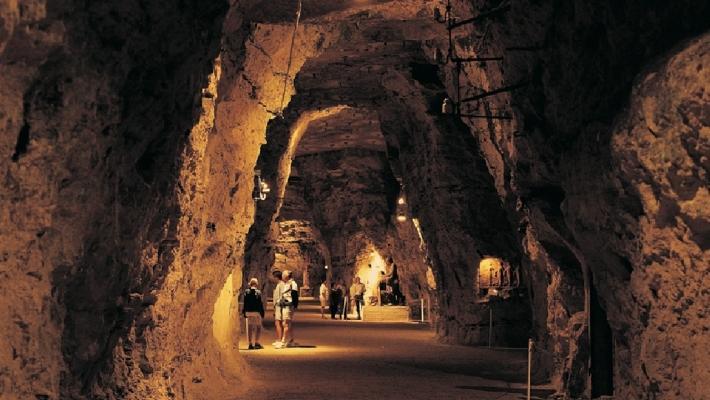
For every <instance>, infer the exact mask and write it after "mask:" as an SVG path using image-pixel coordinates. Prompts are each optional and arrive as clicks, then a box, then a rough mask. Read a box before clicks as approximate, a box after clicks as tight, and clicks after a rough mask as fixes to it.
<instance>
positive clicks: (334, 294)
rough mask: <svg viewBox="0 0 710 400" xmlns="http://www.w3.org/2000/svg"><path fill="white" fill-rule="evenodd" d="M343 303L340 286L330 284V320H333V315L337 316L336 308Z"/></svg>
mask: <svg viewBox="0 0 710 400" xmlns="http://www.w3.org/2000/svg"><path fill="white" fill-rule="evenodd" d="M342 301H343V290H342V288H341V287H340V285H336V284H335V283H332V284H331V285H330V318H331V319H335V314H338V307H339V306H340V303H341V302H342Z"/></svg>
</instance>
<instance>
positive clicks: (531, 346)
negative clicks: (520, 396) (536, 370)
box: [527, 339, 533, 400]
mask: <svg viewBox="0 0 710 400" xmlns="http://www.w3.org/2000/svg"><path fill="white" fill-rule="evenodd" d="M532 351H533V340H532V339H528V399H527V400H530V387H531V375H532V373H531V371H532Z"/></svg>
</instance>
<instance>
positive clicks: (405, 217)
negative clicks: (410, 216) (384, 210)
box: [397, 214, 407, 222]
mask: <svg viewBox="0 0 710 400" xmlns="http://www.w3.org/2000/svg"><path fill="white" fill-rule="evenodd" d="M406 220H407V216H406V215H403V214H400V215H398V216H397V221H399V222H404V221H406Z"/></svg>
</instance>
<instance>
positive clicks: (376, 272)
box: [355, 245, 387, 302]
mask: <svg viewBox="0 0 710 400" xmlns="http://www.w3.org/2000/svg"><path fill="white" fill-rule="evenodd" d="M382 272H384V273H385V274H386V273H387V263H386V262H385V259H384V258H383V257H382V255H381V254H380V253H379V252H378V251H377V250H376V249H375V248H374V246H372V245H370V246H368V247H367V248H366V249H365V251H363V252H362V253H360V254H358V256H357V257H356V259H355V276H357V277H359V278H360V282H362V283H364V284H365V289H366V292H365V299H370V298H371V297H375V296H376V293H377V285H378V283H379V282H380V277H381V276H382ZM375 302H376V301H375Z"/></svg>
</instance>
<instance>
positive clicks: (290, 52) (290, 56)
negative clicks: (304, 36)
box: [277, 0, 303, 118]
mask: <svg viewBox="0 0 710 400" xmlns="http://www.w3.org/2000/svg"><path fill="white" fill-rule="evenodd" d="M302 3H303V2H302V0H298V9H297V10H296V23H295V24H294V27H293V35H292V36H291V48H290V49H289V50H288V64H287V65H286V75H284V84H283V90H282V91H281V105H280V106H279V111H278V112H277V115H278V116H279V117H281V118H283V111H284V99H285V98H286V85H287V84H288V78H289V75H290V74H291V62H292V60H293V45H294V44H295V43H296V34H297V33H298V23H299V22H300V20H301V6H302Z"/></svg>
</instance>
